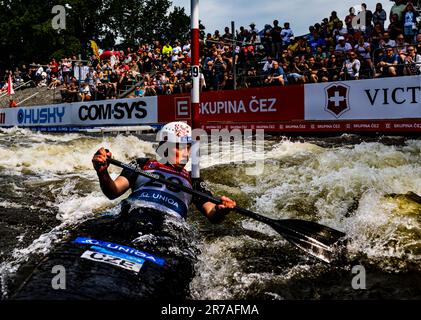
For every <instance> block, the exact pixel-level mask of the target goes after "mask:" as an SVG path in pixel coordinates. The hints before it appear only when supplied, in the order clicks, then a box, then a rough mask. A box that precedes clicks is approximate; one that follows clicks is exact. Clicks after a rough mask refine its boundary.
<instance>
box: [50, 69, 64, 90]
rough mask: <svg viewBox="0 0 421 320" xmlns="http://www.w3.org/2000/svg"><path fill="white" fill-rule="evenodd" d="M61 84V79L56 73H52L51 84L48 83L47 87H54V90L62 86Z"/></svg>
mask: <svg viewBox="0 0 421 320" xmlns="http://www.w3.org/2000/svg"><path fill="white" fill-rule="evenodd" d="M60 85H61V81H60V80H59V79H58V78H57V77H56V75H55V74H54V73H53V74H52V75H51V82H50V84H49V85H48V87H47V89H52V90H54V89H56V88H57V87H58V86H60Z"/></svg>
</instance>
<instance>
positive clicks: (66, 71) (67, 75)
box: [61, 58, 72, 83]
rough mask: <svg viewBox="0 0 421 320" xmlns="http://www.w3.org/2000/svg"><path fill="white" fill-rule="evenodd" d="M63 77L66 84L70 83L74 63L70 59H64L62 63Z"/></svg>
mask: <svg viewBox="0 0 421 320" xmlns="http://www.w3.org/2000/svg"><path fill="white" fill-rule="evenodd" d="M61 68H62V75H63V79H64V82H66V83H69V82H70V80H71V77H72V61H71V59H70V58H64V59H62V62H61Z"/></svg>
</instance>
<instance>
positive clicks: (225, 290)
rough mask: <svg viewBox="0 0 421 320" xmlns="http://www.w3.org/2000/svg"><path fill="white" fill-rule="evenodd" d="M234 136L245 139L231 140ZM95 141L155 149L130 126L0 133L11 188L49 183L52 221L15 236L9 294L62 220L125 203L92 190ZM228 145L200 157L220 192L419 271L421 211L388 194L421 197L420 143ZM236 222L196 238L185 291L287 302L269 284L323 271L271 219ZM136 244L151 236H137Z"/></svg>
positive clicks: (64, 225)
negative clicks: (127, 131)
mask: <svg viewBox="0 0 421 320" xmlns="http://www.w3.org/2000/svg"><path fill="white" fill-rule="evenodd" d="M12 142H13V143H12ZM235 143H237V144H240V143H239V142H234V143H226V145H227V146H228V145H235ZM101 146H104V147H105V148H108V149H110V150H111V151H112V152H113V155H114V157H115V158H116V159H119V160H121V161H123V162H127V161H129V160H132V159H133V158H136V157H142V156H153V155H154V154H155V152H154V149H153V144H152V143H150V142H145V141H142V140H141V139H139V138H138V137H136V136H131V135H129V136H123V135H118V136H84V135H80V134H65V135H56V134H54V135H48V134H41V133H33V132H31V131H29V130H24V129H16V128H13V129H5V130H0V170H1V174H2V175H3V176H6V177H23V178H24V179H25V180H24V181H25V183H24V185H23V186H22V185H21V184H19V185H15V189H16V190H15V189H13V188H14V187H13V185H11V184H10V183H8V184H7V185H6V186H7V188H8V190H9V191H8V192H11V193H12V194H13V196H14V197H19V196H20V197H23V196H24V194H25V186H28V187H31V188H32V189H34V190H36V187H37V186H38V185H40V186H41V185H42V186H45V185H47V186H50V187H49V188H47V189H48V191H49V192H50V193H51V199H49V200H48V201H49V202H45V206H46V209H47V210H48V209H51V210H52V211H54V212H55V213H56V214H57V216H56V219H57V224H56V225H55V226H53V227H52V228H51V229H50V230H47V231H46V232H43V233H42V234H40V235H39V236H38V237H37V238H36V239H35V240H34V241H32V242H31V243H30V244H29V245H23V242H22V241H18V240H17V244H16V247H15V248H14V249H13V253H12V259H10V260H8V261H4V262H2V263H1V264H0V280H1V285H2V293H3V295H6V294H7V279H8V277H9V276H12V275H13V273H14V272H16V270H17V269H18V267H19V266H20V265H21V264H22V263H23V262H25V261H26V259H27V258H28V256H30V255H33V254H46V253H48V252H49V251H50V250H51V248H52V246H54V244H55V243H57V242H58V241H60V240H61V239H63V237H65V236H66V233H67V230H68V228H69V227H71V226H74V225H76V224H78V223H80V222H82V221H83V220H85V219H88V218H90V217H93V216H95V215H96V214H98V213H99V212H102V211H103V210H105V209H108V208H111V207H113V206H114V205H116V204H117V203H118V202H119V200H121V199H116V200H114V201H109V200H108V199H107V198H106V197H105V196H104V195H103V194H102V192H101V190H100V188H99V185H98V182H97V177H96V174H95V172H94V171H93V169H92V164H91V158H92V155H93V153H94V152H95V151H96V150H97V149H98V148H99V147H101ZM226 153H227V151H226V149H224V148H222V149H220V150H219V151H217V152H215V153H212V154H209V155H207V156H205V157H204V158H203V159H202V160H203V161H202V163H201V167H202V168H204V170H203V173H204V175H207V176H210V177H211V178H212V179H211V180H212V183H211V184H212V187H214V188H215V190H216V192H217V193H218V194H219V195H220V194H223V193H228V194H233V195H235V196H237V195H238V197H239V199H244V201H245V203H247V206H248V207H249V208H250V209H251V210H253V211H256V212H258V213H260V214H263V215H267V216H270V217H273V218H276V219H281V218H287V217H295V218H299V219H304V220H313V221H316V222H319V223H322V224H325V225H328V226H331V227H333V228H336V229H338V230H341V231H344V232H345V233H347V235H348V237H349V240H350V241H349V244H348V251H349V254H350V256H351V257H357V258H361V259H363V261H365V262H366V263H367V264H369V265H373V266H375V267H376V268H380V269H382V270H385V271H387V272H395V273H396V272H397V273H399V272H405V271H406V270H414V268H415V270H417V271H420V270H421V268H420V259H421V252H420V248H421V218H420V216H419V212H421V209H420V208H417V207H416V205H417V204H414V205H413V206H412V207H408V208H407V210H406V211H403V210H402V208H401V205H400V204H398V203H397V202H396V200H395V199H393V198H390V197H389V198H388V197H387V195H388V194H392V193H393V194H405V193H407V192H409V191H412V192H414V193H416V194H421V157H420V155H421V141H420V140H407V141H406V142H405V145H403V146H399V145H397V146H396V145H385V144H382V143H378V142H370V143H365V142H362V143H358V144H350V145H347V144H346V143H341V144H339V145H336V146H334V147H321V146H320V145H317V144H315V143H309V142H293V141H290V140H287V139H283V140H281V141H269V142H268V143H266V144H265V148H264V152H263V153H262V154H256V152H255V150H254V149H252V148H248V149H247V148H246V149H245V150H242V153H241V155H239V154H238V153H235V152H234V154H232V153H230V154H228V155H227V154H226ZM253 161H263V164H264V167H263V171H262V172H261V173H260V174H259V175H258V176H253V177H251V176H249V175H247V172H246V170H245V168H246V167H247V166H248V165H249V164H250V162H253ZM110 170H111V172H112V174H113V177H115V176H116V174H117V173H118V172H120V170H121V169H120V168H116V167H113V166H112V167H111V168H110ZM22 174H23V175H22ZM22 193H23V194H22ZM122 198H123V197H122ZM30 205H34V204H33V203H28V206H30ZM2 206H3V207H7V208H10V207H13V206H15V207H13V208H16V209H22V206H23V205H22V203H20V202H16V201H15V200H14V199H13V200H11V199H7V198H2V199H1V201H0V207H2ZM19 206H20V207H19ZM36 206H39V204H36ZM418 209H420V210H419V211H418ZM195 222H196V223H199V225H200V224H205V223H206V222H203V221H201V220H200V221H199V222H197V221H195ZM206 226H207V224H206ZM170 227H174V228H178V227H180V226H177V224H174V225H171V226H170ZM223 227H224V225H222V227H221V228H223ZM232 227H233V228H236V229H239V230H242V231H244V234H240V235H236V236H231V235H226V234H224V233H221V235H218V232H217V231H215V234H216V236H213V237H207V234H204V235H203V237H204V240H203V243H202V246H201V252H202V253H201V255H200V256H199V263H198V264H197V266H196V269H197V273H196V277H195V278H194V280H193V282H192V284H191V291H192V298H194V299H235V298H247V297H250V296H251V297H254V296H259V297H266V298H267V299H285V298H288V297H291V295H288V293H285V294H282V293H280V292H279V291H277V290H275V289H276V286H280V287H283V286H288V283H289V281H293V280H294V279H301V278H305V277H307V278H309V279H311V277H313V276H316V275H317V274H319V272H323V270H324V269H323V267H322V265H319V264H318V262H315V261H314V259H309V258H308V257H307V256H306V255H305V254H303V253H302V252H300V251H298V250H296V251H291V250H295V249H293V248H292V247H291V246H290V245H289V244H288V243H287V242H286V241H285V240H284V239H283V238H281V236H280V235H278V234H277V233H276V232H274V231H273V230H272V229H271V228H270V227H268V226H267V225H264V224H262V223H259V222H256V221H254V220H250V219H244V218H242V219H241V220H235V221H234V222H233V225H232ZM209 228H210V227H207V230H209ZM199 229H200V228H199ZM183 230H184V229H183ZM211 230H212V229H211ZM183 232H184V231H183ZM186 232H187V231H186ZM211 233H212V232H211ZM259 235H260V236H259ZM22 238H24V235H23V234H22V235H21V239H22ZM138 241H145V242H147V241H154V239H153V238H152V237H151V236H150V235H141V234H139V238H138ZM169 250H170V251H171V250H177V248H169ZM278 250H281V251H278ZM266 252H270V253H272V252H274V253H276V255H277V256H278V260H276V261H272V262H271V261H269V260H268V261H265V260H264V261H260V260H259V256H260V255H263V256H264V255H265V253H266ZM270 256H271V255H269V254H267V256H266V258H267V259H269V258H270ZM278 264H280V265H281V266H282V268H281V267H280V266H278ZM259 268H260V269H261V270H260V269H259ZM292 296H293V295H292Z"/></svg>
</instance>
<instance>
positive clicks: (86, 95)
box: [79, 82, 91, 101]
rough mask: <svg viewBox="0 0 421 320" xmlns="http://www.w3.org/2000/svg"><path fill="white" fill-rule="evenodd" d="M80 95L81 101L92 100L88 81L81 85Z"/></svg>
mask: <svg viewBox="0 0 421 320" xmlns="http://www.w3.org/2000/svg"><path fill="white" fill-rule="evenodd" d="M79 96H80V98H81V101H90V100H91V88H90V87H89V83H88V82H84V83H82V85H81V87H80V92H79Z"/></svg>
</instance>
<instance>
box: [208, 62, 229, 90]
mask: <svg viewBox="0 0 421 320" xmlns="http://www.w3.org/2000/svg"><path fill="white" fill-rule="evenodd" d="M226 69H227V64H226V62H225V61H224V60H223V59H222V56H221V55H217V57H216V59H215V62H214V63H213V65H212V69H211V70H212V76H213V81H212V88H213V89H214V90H220V89H221V88H222V87H223V86H224V80H225V70H226Z"/></svg>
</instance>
